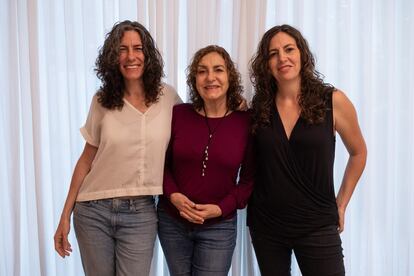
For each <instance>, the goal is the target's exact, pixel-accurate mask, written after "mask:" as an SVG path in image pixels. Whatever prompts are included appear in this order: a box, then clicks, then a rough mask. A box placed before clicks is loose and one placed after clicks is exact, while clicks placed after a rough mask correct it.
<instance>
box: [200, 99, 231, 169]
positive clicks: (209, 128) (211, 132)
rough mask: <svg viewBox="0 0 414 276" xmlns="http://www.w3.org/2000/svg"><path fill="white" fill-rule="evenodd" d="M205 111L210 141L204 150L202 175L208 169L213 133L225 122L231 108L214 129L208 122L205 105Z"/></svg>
mask: <svg viewBox="0 0 414 276" xmlns="http://www.w3.org/2000/svg"><path fill="white" fill-rule="evenodd" d="M203 111H204V119H205V122H206V125H207V128H208V141H207V145H206V147H205V148H204V152H203V159H202V160H203V161H202V164H201V165H202V166H201V176H205V175H206V169H207V161H208V146H210V144H211V140H212V139H213V135H214V133H215V132H216V130H217V129H218V127H219V126H220V124H221V122H223V120H224V117H226V115H227V113H228V112H229V109H228V108H227V109H226V112H225V113H224V115H223V117H221V118H220V119H219V120H220V121H219V122H218V123H217V124H216V127H215V128H214V129H212V128H211V127H210V124H209V123H208V117H207V112H206V108H205V107H204V105H203Z"/></svg>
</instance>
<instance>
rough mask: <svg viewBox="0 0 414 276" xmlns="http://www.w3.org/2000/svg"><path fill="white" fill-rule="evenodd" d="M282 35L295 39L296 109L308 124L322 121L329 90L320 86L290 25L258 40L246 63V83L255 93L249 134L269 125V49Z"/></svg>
mask: <svg viewBox="0 0 414 276" xmlns="http://www.w3.org/2000/svg"><path fill="white" fill-rule="evenodd" d="M280 32H284V33H286V34H288V35H289V36H291V37H292V38H294V39H295V41H296V45H297V47H298V49H299V51H300V58H301V70H300V76H301V91H300V94H299V106H300V108H301V117H302V118H304V119H305V120H306V121H307V122H308V123H310V124H317V123H320V122H322V121H323V120H324V117H325V113H326V111H327V100H328V95H329V93H332V91H333V89H334V88H333V86H332V85H330V84H328V83H324V82H323V76H322V74H320V73H319V72H318V71H317V70H316V69H315V59H314V57H313V55H312V53H311V51H310V49H309V46H308V42H307V41H306V39H305V38H304V37H303V36H302V34H301V33H300V32H299V31H298V30H297V29H295V28H294V27H292V26H290V25H280V26H275V27H273V28H271V29H270V30H268V31H267V32H266V33H265V34H264V35H263V37H262V39H261V41H260V42H259V45H258V47H257V51H256V53H255V55H254V56H253V57H252V59H251V61H250V64H251V66H250V80H251V82H252V83H253V87H254V89H255V95H254V96H253V100H252V109H253V126H252V128H253V131H255V130H256V129H257V128H258V127H259V126H267V125H269V124H270V114H271V110H272V107H273V105H274V100H275V96H276V94H277V92H278V84H277V81H276V79H275V78H274V77H273V76H272V74H271V73H270V72H269V65H268V62H269V45H270V41H271V40H272V38H273V37H274V36H275V35H276V34H277V33H280Z"/></svg>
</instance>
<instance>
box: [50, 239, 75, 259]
mask: <svg viewBox="0 0 414 276" xmlns="http://www.w3.org/2000/svg"><path fill="white" fill-rule="evenodd" d="M54 242H55V250H56V252H57V253H58V254H59V255H60V256H61V257H62V258H65V256H69V255H70V252H72V246H71V244H70V243H69V241H68V239H67V236H65V235H61V234H56V235H55V237H54Z"/></svg>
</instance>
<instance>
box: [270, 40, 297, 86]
mask: <svg viewBox="0 0 414 276" xmlns="http://www.w3.org/2000/svg"><path fill="white" fill-rule="evenodd" d="M268 54H269V61H268V66H269V70H270V72H271V74H272V75H273V77H274V78H275V79H276V80H277V82H278V83H284V82H287V81H292V80H299V81H300V70H301V61H300V51H299V48H298V46H297V45H296V41H295V39H294V38H293V37H291V36H290V35H288V34H287V33H284V32H279V33H277V34H276V35H275V36H273V38H272V39H271V40H270V44H269V53H268Z"/></svg>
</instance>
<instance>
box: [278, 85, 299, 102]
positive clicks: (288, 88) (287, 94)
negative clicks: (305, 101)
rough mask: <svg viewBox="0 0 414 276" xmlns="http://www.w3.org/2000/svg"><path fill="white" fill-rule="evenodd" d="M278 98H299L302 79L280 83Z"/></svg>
mask: <svg viewBox="0 0 414 276" xmlns="http://www.w3.org/2000/svg"><path fill="white" fill-rule="evenodd" d="M278 88H279V89H278V91H277V94H276V98H277V99H280V100H297V99H298V96H299V94H300V81H294V82H293V81H292V82H285V83H281V84H279V87H278Z"/></svg>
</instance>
